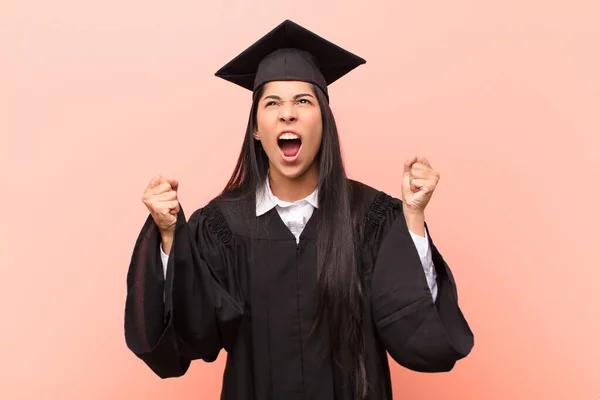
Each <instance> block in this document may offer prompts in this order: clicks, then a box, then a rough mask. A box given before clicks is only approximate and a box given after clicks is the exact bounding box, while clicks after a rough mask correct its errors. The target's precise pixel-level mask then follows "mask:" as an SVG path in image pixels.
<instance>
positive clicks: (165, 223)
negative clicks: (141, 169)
mask: <svg viewBox="0 0 600 400" xmlns="http://www.w3.org/2000/svg"><path fill="white" fill-rule="evenodd" d="M178 187H179V184H178V183H177V181H176V180H175V179H173V178H164V177H162V176H160V175H158V176H155V177H154V178H152V181H150V183H149V184H148V186H147V187H146V190H145V191H144V195H143V196H142V201H143V202H144V204H145V205H146V207H148V210H149V211H150V214H151V215H152V219H154V222H155V223H156V225H157V226H158V229H159V230H160V234H161V236H163V238H164V237H165V236H172V235H173V234H174V232H175V223H176V222H177V213H179V210H180V205H179V201H178V200H177V188H178Z"/></svg>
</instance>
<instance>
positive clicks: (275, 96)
mask: <svg viewBox="0 0 600 400" xmlns="http://www.w3.org/2000/svg"><path fill="white" fill-rule="evenodd" d="M306 96H308V97H312V98H314V96H313V95H312V94H310V93H298V94H297V95H295V96H294V100H298V99H299V98H300V97H306ZM266 99H275V100H281V97H279V96H277V95H274V94H270V95H268V96H265V97H264V98H263V100H266Z"/></svg>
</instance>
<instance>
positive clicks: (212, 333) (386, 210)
mask: <svg viewBox="0 0 600 400" xmlns="http://www.w3.org/2000/svg"><path fill="white" fill-rule="evenodd" d="M352 187H353V191H354V197H353V199H354V200H353V201H354V202H355V206H357V208H358V209H359V210H360V211H359V213H360V219H359V220H360V221H362V224H361V227H360V229H362V234H361V236H362V240H361V244H360V249H361V253H360V256H359V259H360V267H361V268H362V270H363V275H364V283H365V285H364V286H365V293H364V299H365V304H364V338H365V347H366V367H367V374H368V381H369V386H370V391H369V397H368V398H369V399H375V400H379V399H391V398H392V387H391V379H390V372H389V366H388V358H387V354H389V355H390V356H391V357H392V358H393V360H395V361H396V362H397V363H399V364H401V365H403V366H404V367H406V368H409V369H411V370H415V371H423V372H441V371H449V370H451V369H452V368H453V366H454V365H455V363H456V362H457V360H459V359H461V358H463V357H465V356H466V355H467V354H468V353H469V352H470V351H471V348H472V347H473V334H472V332H471V330H470V328H469V325H468V324H467V322H466V320H465V318H464V317H463V314H462V312H461V310H460V308H459V305H458V298H457V290H456V284H455V282H454V279H453V276H452V273H451V272H450V269H449V267H448V265H447V264H446V262H445V261H444V259H443V258H442V255H441V254H440V252H439V251H438V249H437V248H436V247H435V245H434V243H433V240H432V238H431V233H430V232H429V230H428V234H429V243H430V246H431V250H432V255H433V262H434V264H435V268H436V272H437V276H438V297H437V300H436V301H435V302H434V301H433V298H432V296H431V292H430V290H429V287H428V285H427V281H426V278H425V274H424V272H423V267H422V264H421V260H420V258H419V255H418V252H417V250H416V248H415V246H414V243H413V241H412V238H411V236H410V233H409V231H408V228H407V226H406V223H405V219H404V216H403V214H402V203H401V201H400V200H398V199H396V198H392V197H390V196H389V195H387V194H385V193H383V192H380V191H377V190H375V189H373V188H370V187H368V186H366V185H363V184H360V183H358V182H352ZM253 207H254V205H253V204H252V205H251V206H244V204H241V203H240V202H239V201H237V202H229V201H227V200H226V199H218V200H213V201H211V202H210V203H209V204H208V205H207V206H206V207H203V208H202V209H199V210H197V211H195V212H194V213H193V214H192V215H191V216H190V218H189V221H187V222H186V219H185V216H184V213H183V210H182V211H180V214H179V217H178V221H177V225H176V228H175V237H174V242H173V245H172V248H171V253H170V257H169V262H168V269H167V277H166V280H165V279H164V278H163V269H162V263H161V258H160V250H159V243H160V234H159V232H158V229H157V227H156V225H155V224H154V222H153V220H152V218H151V217H150V216H149V217H148V219H147V221H146V223H145V225H144V226H143V228H142V231H141V233H140V235H139V237H138V240H137V242H136V244H135V248H134V251H133V255H132V259H131V264H130V266H129V271H128V275H127V300H126V306H125V338H126V343H127V346H128V347H129V349H130V350H131V351H132V352H133V353H135V354H136V355H137V356H138V357H139V358H140V359H142V360H143V361H144V362H145V363H146V364H147V365H148V366H149V367H150V368H151V369H152V371H154V373H156V374H157V375H158V376H160V377H162V378H168V377H177V376H181V375H183V374H185V372H186V371H187V369H188V367H189V364H190V362H191V361H192V360H196V359H202V360H204V361H206V362H211V361H214V360H215V359H216V358H217V356H218V355H219V353H220V351H221V350H222V349H224V350H225V351H226V352H227V363H226V367H225V373H224V376H223V386H222V395H221V398H222V399H226V400H242V399H243V400H252V399H256V400H263V399H264V400H271V399H272V400H296V399H298V400H300V399H310V400H332V399H337V400H354V399H351V397H350V395H349V391H348V388H347V387H346V383H347V379H346V378H344V376H343V375H342V373H341V371H339V370H338V368H337V367H335V366H334V365H333V363H332V362H331V360H330V359H329V357H328V356H327V355H328V354H329V338H328V335H327V332H326V329H325V328H323V329H322V330H321V331H320V332H318V334H317V335H314V336H310V335H309V332H310V329H311V327H312V323H313V318H314V314H315V311H316V306H317V301H318V296H317V279H316V277H317V272H316V246H315V241H316V237H317V235H318V232H317V220H318V218H319V211H318V209H316V210H315V211H314V213H313V215H312V217H311V218H310V220H309V221H308V223H307V225H306V227H305V229H304V231H303V233H302V235H301V237H300V243H299V244H297V243H296V240H295V237H294V236H293V235H292V233H291V232H290V231H289V230H288V228H287V227H286V226H285V224H284V223H283V221H282V220H281V218H280V217H279V214H278V213H277V210H275V209H272V210H271V211H270V212H268V213H266V214H265V215H263V216H260V217H256V216H255V214H254V208H253ZM426 228H427V226H426ZM163 296H164V297H163Z"/></svg>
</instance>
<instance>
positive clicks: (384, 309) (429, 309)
mask: <svg viewBox="0 0 600 400" xmlns="http://www.w3.org/2000/svg"><path fill="white" fill-rule="evenodd" d="M390 203H391V202H390ZM387 213H388V216H387V217H386V219H387V221H385V222H382V225H385V226H386V227H385V228H384V229H382V230H381V232H382V234H381V236H380V237H379V238H377V240H376V243H377V244H376V245H377V247H378V252H377V257H376V262H375V266H374V269H373V278H372V281H371V292H372V296H371V298H372V308H373V317H374V319H375V323H376V327H377V332H378V335H379V337H380V339H381V341H382V343H383V345H384V347H385V348H386V350H387V351H388V353H389V354H390V356H391V357H392V358H393V359H394V360H395V361H396V362H398V363H399V364H401V365H403V366H405V367H407V368H409V369H412V370H415V371H423V372H441V371H449V370H451V369H452V368H453V367H454V365H455V363H456V361H458V360H460V359H461V358H464V357H465V356H466V355H467V354H469V352H470V351H471V348H472V347H473V334H472V332H471V330H470V327H469V325H468V324H467V322H466V320H465V319H464V317H463V315H462V312H461V310H460V308H459V306H458V298H457V292H456V285H455V283H454V278H453V277H452V274H451V272H450V269H449V267H448V265H447V264H446V262H445V261H444V259H443V258H442V256H441V254H440V253H439V251H438V250H437V248H436V247H435V245H434V243H433V241H432V240H431V236H430V234H429V232H428V229H427V226H426V225H425V224H424V223H423V224H424V225H423V227H424V232H425V233H426V235H427V238H428V240H429V244H430V249H431V257H432V263H433V266H434V269H435V272H436V275H437V278H438V289H439V291H438V292H437V293H438V295H437V298H436V299H435V300H434V298H433V297H432V296H431V291H430V288H429V285H428V281H427V277H426V275H425V274H424V273H423V272H424V271H423V265H422V263H421V260H420V258H419V254H418V252H417V251H416V250H415V246H414V243H413V240H412V237H411V234H410V231H409V229H408V223H407V220H406V219H405V218H404V216H403V214H402V207H401V204H400V203H399V202H396V204H395V205H390V210H388V211H387Z"/></svg>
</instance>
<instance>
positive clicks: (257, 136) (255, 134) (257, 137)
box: [252, 129, 260, 141]
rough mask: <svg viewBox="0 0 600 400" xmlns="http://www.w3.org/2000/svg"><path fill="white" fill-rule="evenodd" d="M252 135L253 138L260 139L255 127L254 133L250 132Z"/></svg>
mask: <svg viewBox="0 0 600 400" xmlns="http://www.w3.org/2000/svg"><path fill="white" fill-rule="evenodd" d="M252 135H253V136H254V139H256V140H258V141H260V135H259V134H258V131H257V130H256V129H255V130H254V133H253V134H252Z"/></svg>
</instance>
